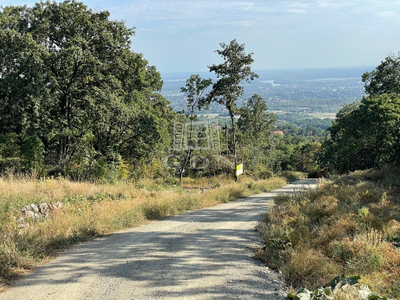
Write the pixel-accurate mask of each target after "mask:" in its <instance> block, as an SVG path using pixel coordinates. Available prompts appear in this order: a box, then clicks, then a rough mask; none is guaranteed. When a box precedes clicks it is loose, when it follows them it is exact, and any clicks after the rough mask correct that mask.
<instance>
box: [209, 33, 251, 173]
mask: <svg viewBox="0 0 400 300" xmlns="http://www.w3.org/2000/svg"><path fill="white" fill-rule="evenodd" d="M220 46H221V47H222V50H216V52H217V53H218V54H219V55H221V56H222V58H223V59H224V62H223V63H221V64H218V65H215V64H214V65H212V66H210V67H208V68H209V69H210V72H214V73H215V75H216V76H217V81H216V82H215V83H214V84H213V86H212V89H211V91H210V93H209V94H208V95H207V102H208V103H211V102H217V103H219V104H221V105H223V106H224V107H226V109H227V110H228V113H229V117H230V119H231V126H232V148H233V161H234V166H236V165H237V157H236V127H235V122H234V118H235V114H236V113H237V104H236V101H237V100H238V99H239V97H240V96H242V95H243V86H241V85H240V84H241V82H242V81H247V82H250V81H251V80H253V79H254V78H257V77H258V75H257V74H256V73H254V72H252V71H251V64H252V63H253V61H254V60H253V58H252V55H253V53H249V54H246V53H245V51H244V50H245V48H244V46H245V45H244V44H238V43H237V42H236V40H232V41H231V42H230V43H229V45H227V44H225V43H221V44H220ZM233 172H234V176H235V178H236V180H237V176H236V169H234V170H233Z"/></svg>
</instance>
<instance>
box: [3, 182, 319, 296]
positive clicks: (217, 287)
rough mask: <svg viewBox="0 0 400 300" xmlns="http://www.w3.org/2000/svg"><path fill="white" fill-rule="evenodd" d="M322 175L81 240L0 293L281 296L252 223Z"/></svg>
mask: <svg viewBox="0 0 400 300" xmlns="http://www.w3.org/2000/svg"><path fill="white" fill-rule="evenodd" d="M316 182H317V180H316V179H303V180H300V181H297V182H295V183H294V184H291V185H287V186H285V187H284V188H281V189H279V190H276V191H274V192H272V193H263V194H259V195H255V196H251V197H248V198H243V199H239V200H237V201H234V202H230V203H225V204H221V205H218V206H214V207H211V208H206V209H201V210H197V211H191V212H188V213H185V214H182V215H178V216H174V217H170V218H167V219H166V220H163V221H155V222H151V223H149V224H146V225H142V226H139V227H136V228H132V229H128V230H124V231H120V232H117V233H114V234H112V235H109V236H104V237H101V238H98V239H95V240H93V241H90V242H86V243H83V244H80V245H77V246H75V247H74V248H72V249H70V250H68V251H66V252H65V253H63V254H61V255H60V256H59V257H58V258H56V259H54V260H53V261H52V262H51V263H49V264H47V265H45V266H42V267H39V268H38V269H37V270H36V272H35V273H33V274H30V275H27V276H26V277H24V278H23V279H22V280H20V281H18V282H16V283H15V284H14V286H12V287H10V288H9V289H8V290H7V291H5V292H4V293H1V294H0V299H12V300H16V299H32V300H37V299H41V300H42V299H52V300H53V299H56V300H63V299H66V300H67V299H68V300H74V299H79V300H81V299H91V300H92V299H118V300H120V299H122V300H123V299H283V298H285V295H286V294H285V287H284V285H283V284H282V282H281V281H280V279H279V276H278V274H277V273H276V272H273V271H271V270H269V269H268V268H266V267H265V266H264V265H263V264H262V263H261V262H259V261H257V260H255V259H254V258H253V254H254V252H253V251H254V249H255V248H257V247H259V246H260V245H259V243H258V238H257V234H256V232H255V230H254V227H255V225H256V224H257V222H258V221H260V220H261V219H262V214H264V213H265V212H266V211H267V210H268V208H269V207H270V205H272V203H273V201H272V199H273V198H274V197H275V196H276V195H277V194H279V193H294V192H297V191H299V190H300V189H302V188H308V187H310V188H314V187H315V185H316ZM204 196H205V197H206V196H207V194H204Z"/></svg>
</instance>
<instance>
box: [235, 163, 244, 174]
mask: <svg viewBox="0 0 400 300" xmlns="http://www.w3.org/2000/svg"><path fill="white" fill-rule="evenodd" d="M242 174H243V164H240V165H237V166H236V176H239V175H242Z"/></svg>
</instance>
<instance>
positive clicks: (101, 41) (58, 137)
mask: <svg viewBox="0 0 400 300" xmlns="http://www.w3.org/2000/svg"><path fill="white" fill-rule="evenodd" d="M134 33H135V31H134V28H127V27H126V26H125V23H124V22H122V21H112V20H109V13H108V12H107V11H96V12H95V11H92V10H91V9H88V8H87V7H86V6H85V5H84V4H83V3H81V2H77V1H64V2H61V3H57V2H50V1H46V2H40V3H36V4H35V5H34V6H33V7H27V6H7V7H4V8H2V9H1V11H0V134H1V135H2V138H3V140H10V139H11V138H12V140H13V141H14V143H13V145H15V146H18V147H17V148H18V149H19V153H20V167H21V168H25V169H31V168H37V167H38V166H44V165H48V166H49V165H51V166H59V167H60V168H61V169H63V168H64V169H65V167H66V166H68V165H71V164H75V165H79V166H82V165H91V164H92V163H96V162H98V161H99V160H100V159H104V160H105V161H107V162H120V161H121V160H122V159H125V160H128V161H134V160H139V159H141V158H143V157H151V156H152V155H153V154H154V153H155V151H156V150H160V149H163V148H165V147H166V146H168V145H169V134H168V128H169V123H170V122H171V121H173V119H174V116H175V113H173V112H172V110H171V109H170V108H169V106H168V105H169V102H168V101H166V100H165V99H164V98H163V97H162V96H161V95H159V94H157V93H156V92H157V91H159V90H161V87H162V80H161V76H160V74H159V73H158V72H157V70H156V68H155V67H154V66H150V65H149V64H148V62H147V61H146V60H145V59H144V58H143V55H142V54H138V53H135V52H133V51H132V50H131V37H132V36H133V35H134ZM9 133H12V134H13V135H12V136H10V135H9Z"/></svg>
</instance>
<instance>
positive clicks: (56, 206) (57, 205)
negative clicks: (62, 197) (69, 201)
mask: <svg viewBox="0 0 400 300" xmlns="http://www.w3.org/2000/svg"><path fill="white" fill-rule="evenodd" d="M61 207H62V204H61V203H60V202H56V203H52V204H50V209H51V210H57V209H60V208H61Z"/></svg>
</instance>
